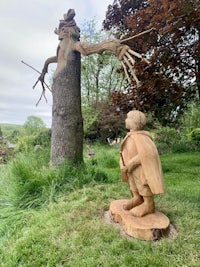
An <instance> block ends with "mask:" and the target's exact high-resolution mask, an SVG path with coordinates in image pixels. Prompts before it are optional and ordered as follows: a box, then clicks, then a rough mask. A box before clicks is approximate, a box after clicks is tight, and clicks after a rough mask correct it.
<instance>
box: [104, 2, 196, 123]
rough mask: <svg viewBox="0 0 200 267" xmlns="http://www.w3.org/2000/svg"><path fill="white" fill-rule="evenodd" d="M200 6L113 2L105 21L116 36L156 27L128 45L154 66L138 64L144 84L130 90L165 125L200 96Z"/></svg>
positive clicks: (176, 117) (130, 34) (125, 35)
mask: <svg viewBox="0 0 200 267" xmlns="http://www.w3.org/2000/svg"><path fill="white" fill-rule="evenodd" d="M199 8H200V7H199V4H198V1H187V0H175V1H171V0H165V1H160V0H148V1H127V0H125V1H124V0H123V1H122V0H115V1H114V3H113V5H109V7H108V11H107V15H106V19H105V20H104V29H109V30H110V29H113V28H114V29H115V32H116V36H117V37H118V36H119V35H121V37H129V36H132V35H133V34H137V33H139V32H142V31H144V30H146V29H150V28H152V27H153V28H154V29H155V30H154V31H152V32H151V33H150V34H146V35H143V36H141V37H138V38H136V39H133V40H130V41H128V45H129V46H130V47H131V48H132V49H133V50H135V51H137V52H140V53H145V54H146V55H147V57H148V58H149V60H150V61H151V64H150V66H147V65H146V64H144V63H143V62H138V63H136V65H135V66H136V73H137V76H138V77H139V79H140V81H141V82H142V84H141V86H140V87H139V88H136V87H135V86H134V84H133V85H132V86H133V88H132V87H131V88H130V91H131V93H132V97H131V99H132V100H134V105H135V106H136V107H137V108H139V109H142V110H144V111H151V112H153V113H154V115H155V116H156V117H157V118H158V119H159V120H160V122H162V123H163V124H164V125H165V124H167V123H169V122H171V120H172V119H178V118H179V115H181V114H182V112H183V111H184V110H185V108H186V106H187V105H186V104H187V102H189V101H190V100H191V99H192V98H194V97H196V92H197V94H198V97H199V92H200V83H199V77H200V76H199V73H200V72H199V28H200V25H199V22H200V20H199V11H200V9H199ZM193 84H195V86H191V85H193ZM174 114H175V118H174ZM162 120H163V121H162Z"/></svg>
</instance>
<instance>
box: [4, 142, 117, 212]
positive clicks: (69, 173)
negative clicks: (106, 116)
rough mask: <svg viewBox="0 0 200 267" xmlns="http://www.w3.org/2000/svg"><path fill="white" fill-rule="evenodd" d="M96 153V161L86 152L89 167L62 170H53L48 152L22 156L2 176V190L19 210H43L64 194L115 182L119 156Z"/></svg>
mask: <svg viewBox="0 0 200 267" xmlns="http://www.w3.org/2000/svg"><path fill="white" fill-rule="evenodd" d="M94 150H95V155H94V156H93V157H92V158H90V157H88V156H87V151H86V152H85V163H83V164H79V165H73V164H71V163H69V162H65V163H64V164H63V166H62V167H60V168H58V169H56V168H53V167H50V166H49V151H48V150H47V151H46V150H36V151H34V150H32V151H31V152H27V153H21V154H18V155H17V157H16V158H15V159H14V160H12V161H11V162H9V164H8V165H7V166H6V167H4V173H2V174H1V175H0V176H1V180H0V186H1V189H0V190H1V193H2V194H3V195H4V199H5V198H6V200H5V202H7V203H10V205H12V206H14V207H19V208H33V207H40V206H41V205H44V204H48V203H49V202H50V201H53V200H55V199H56V197H57V196H59V195H60V194H63V193H69V192H71V191H73V190H76V189H80V188H82V187H84V186H86V185H89V184H95V183H104V182H112V181H113V179H114V173H113V170H115V169H116V168H118V162H117V160H116V159H115V158H116V157H117V156H118V154H116V155H115V156H114V157H113V156H111V151H108V152H107V153H105V151H106V146H105V147H103V148H101V149H100V146H96V148H94ZM107 150H108V149H107ZM97 151H98V152H97ZM105 170H108V171H107V172H105ZM5 190H6V191H7V193H6V196H5V194H4V192H5Z"/></svg>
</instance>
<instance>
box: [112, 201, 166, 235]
mask: <svg viewBox="0 0 200 267" xmlns="http://www.w3.org/2000/svg"><path fill="white" fill-rule="evenodd" d="M127 201H128V200H127V199H119V200H115V201H113V202H111V204H110V209H109V210H110V216H111V218H112V220H113V221H114V222H117V223H119V224H120V225H121V227H122V228H123V230H124V231H125V232H126V233H127V234H128V235H129V236H132V237H135V238H138V239H141V240H157V239H160V238H161V237H163V236H166V235H167V233H168V232H169V225H170V221H169V219H168V217H167V216H165V215H164V214H163V213H161V212H159V211H155V213H152V214H148V215H145V216H143V217H135V216H133V215H132V214H131V213H130V212H129V211H127V210H124V209H123V205H124V204H126V203H127Z"/></svg>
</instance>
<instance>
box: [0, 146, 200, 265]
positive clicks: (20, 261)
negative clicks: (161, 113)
mask: <svg viewBox="0 0 200 267" xmlns="http://www.w3.org/2000/svg"><path fill="white" fill-rule="evenodd" d="M92 149H94V150H95V152H96V155H97V157H99V153H100V154H101V153H102V152H103V151H104V154H102V155H104V156H107V154H109V155H108V157H107V160H108V159H109V158H111V157H112V158H116V154H117V153H118V149H117V150H116V149H113V147H107V149H106V147H105V146H103V147H102V146H100V145H95V146H94V147H92ZM105 149H106V153H105ZM199 156H200V155H199V153H186V154H168V155H163V156H162V157H161V161H162V166H163V171H164V176H165V183H166V193H165V194H164V195H162V196H157V197H155V202H156V207H157V208H158V210H160V211H162V212H163V213H164V214H166V215H167V216H168V217H169V219H170V222H171V223H172V224H173V225H174V226H175V227H176V229H177V234H175V235H174V234H173V233H172V235H171V236H170V237H169V238H164V239H162V240H160V241H159V242H152V241H149V242H148V241H147V242H144V241H141V240H137V239H132V238H130V237H127V236H125V235H123V234H120V231H119V229H118V228H116V227H114V225H113V224H110V223H108V222H107V221H105V219H104V217H103V216H104V211H105V210H108V208H109V204H110V203H111V201H113V200H115V199H119V198H129V197H130V193H129V190H128V187H127V184H125V183H121V181H120V177H119V174H118V169H114V173H113V176H115V181H114V182H113V183H112V184H110V183H101V184H97V183H96V184H92V185H91V186H90V185H88V186H86V185H85V186H83V187H82V188H81V189H79V190H75V191H73V192H70V193H67V192H63V194H62V195H60V198H57V199H56V202H50V203H49V205H48V206H45V207H42V208H41V209H37V210H33V209H27V210H19V209H16V208H15V209H12V207H9V206H8V205H7V206H6V205H5V203H3V202H2V199H3V197H4V194H5V191H3V190H0V193H1V197H0V199H1V202H0V216H1V217H0V218H1V220H0V236H1V242H0V262H1V266H2V267H15V266H21V267H33V266H37V267H42V266H49V267H55V266H58V267H61V266H66V267H67V266H68V267H72V266H90V267H96V266H104V267H112V266H113V267H118V266H126V267H129V266H130V267H137V266H149V267H150V266H152V267H160V266H162V267H169V266H187V267H194V266H198V265H199V261H200V254H199V251H200V245H199V227H200V223H199V222H200V215H199V186H200V180H199V172H200V169H199ZM98 159H100V158H98ZM101 159H102V160H103V157H102V158H101ZM90 160H91V158H88V163H89V162H90ZM107 160H105V161H104V163H106V161H107ZM108 165H109V164H108ZM102 167H104V170H105V172H106V173H107V171H109V168H108V169H107V168H106V164H104V166H102ZM0 175H1V177H2V172H1V173H0ZM108 175H109V172H108ZM0 181H1V183H2V179H0ZM5 181H6V179H4V182H5ZM0 188H1V187H0Z"/></svg>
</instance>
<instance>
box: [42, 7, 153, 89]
mask: <svg viewBox="0 0 200 267" xmlns="http://www.w3.org/2000/svg"><path fill="white" fill-rule="evenodd" d="M74 16H75V11H74V9H69V10H68V12H67V13H66V14H64V20H60V24H59V27H58V29H57V28H56V29H55V33H56V34H58V39H59V40H60V43H59V45H58V48H57V55H56V56H54V57H50V58H48V59H47V60H46V61H45V64H44V68H43V70H42V73H41V75H40V77H39V79H38V80H39V81H41V83H42V85H44V77H45V74H46V73H47V72H48V65H49V64H50V63H56V62H57V63H58V66H57V69H56V71H55V73H54V77H55V76H56V75H57V74H58V73H59V71H61V70H62V69H63V68H64V67H65V65H66V64H67V59H68V55H69V50H70V49H71V50H73V51H75V52H80V53H81V54H82V55H84V56H88V55H91V54H94V53H97V54H101V53H102V52H104V51H106V50H108V51H110V52H111V53H113V54H114V55H115V56H116V57H117V58H118V59H119V60H120V61H121V63H122V66H123V68H124V72H125V75H126V77H127V79H128V81H129V82H130V83H131V82H132V80H135V82H136V84H137V85H138V84H139V83H140V82H139V80H138V78H137V76H136V74H135V70H134V64H135V58H139V59H141V60H144V61H145V62H146V63H147V64H149V61H148V60H147V59H146V58H144V57H143V56H142V55H141V54H139V53H137V52H135V51H133V50H132V49H130V47H129V46H128V45H125V44H123V43H124V42H125V41H127V39H124V40H119V39H111V40H105V41H103V42H100V43H98V44H88V43H85V42H80V41H79V38H80V29H79V27H77V25H76V22H75V20H74ZM151 30H152V29H150V30H147V31H145V32H143V33H141V34H144V33H147V32H149V31H151ZM141 34H139V35H141ZM137 36H138V35H137ZM137 36H133V37H132V38H135V37H137ZM128 39H130V38H128ZM43 88H44V87H43Z"/></svg>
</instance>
